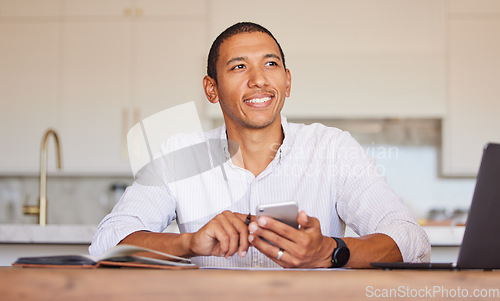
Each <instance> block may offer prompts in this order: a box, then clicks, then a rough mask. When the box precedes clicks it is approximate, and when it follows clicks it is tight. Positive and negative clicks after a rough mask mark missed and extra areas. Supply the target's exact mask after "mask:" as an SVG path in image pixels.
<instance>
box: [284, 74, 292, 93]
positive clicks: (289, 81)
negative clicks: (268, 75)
mask: <svg viewBox="0 0 500 301" xmlns="http://www.w3.org/2000/svg"><path fill="white" fill-rule="evenodd" d="M285 72H286V88H285V89H286V90H285V96H286V97H290V92H291V90H292V74H291V73H290V70H289V69H286V70H285Z"/></svg>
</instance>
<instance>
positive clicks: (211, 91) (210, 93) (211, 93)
mask: <svg viewBox="0 0 500 301" xmlns="http://www.w3.org/2000/svg"><path fill="white" fill-rule="evenodd" d="M203 90H204V91H205V96H206V97H207V99H208V101H210V102H211V103H217V102H218V101H219V93H218V91H217V83H216V82H215V80H214V79H213V78H211V77H210V76H208V75H206V76H205V77H204V78H203Z"/></svg>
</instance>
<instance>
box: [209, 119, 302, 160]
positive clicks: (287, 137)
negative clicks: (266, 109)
mask: <svg viewBox="0 0 500 301" xmlns="http://www.w3.org/2000/svg"><path fill="white" fill-rule="evenodd" d="M281 128H282V129H283V136H284V138H283V143H282V144H281V145H280V147H279V149H278V151H277V152H276V157H275V160H273V162H277V163H281V160H282V159H284V158H285V157H286V156H287V155H288V153H290V149H291V146H292V144H293V134H292V133H291V131H290V128H289V126H288V121H287V119H286V117H285V116H284V115H281ZM219 137H220V139H221V141H223V143H222V146H223V149H224V154H225V156H226V159H227V160H229V159H230V158H231V156H230V154H229V148H228V142H227V129H226V124H225V123H224V124H223V125H222V127H220V135H219ZM271 164H272V163H271Z"/></svg>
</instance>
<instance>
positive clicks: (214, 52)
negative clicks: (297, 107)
mask: <svg viewBox="0 0 500 301" xmlns="http://www.w3.org/2000/svg"><path fill="white" fill-rule="evenodd" d="M252 32H262V33H265V34H267V35H269V36H270V37H271V38H273V40H274V41H275V42H276V44H277V45H278V48H279V50H280V54H281V60H282V61H283V66H284V68H285V69H286V65H285V54H284V53H283V49H281V46H280V44H279V43H278V41H277V40H276V38H275V37H274V36H273V34H272V33H271V32H270V31H269V30H267V29H266V28H264V27H263V26H261V25H259V24H255V23H252V22H240V23H236V24H234V25H233V26H231V27H228V28H227V29H226V30H224V31H223V32H222V33H221V34H220V35H219V36H218V37H217V38H216V39H215V41H214V42H213V43H212V47H210V52H209V53H208V64H207V75H208V76H210V77H211V78H213V79H214V80H215V82H217V68H216V65H217V61H218V60H219V50H220V45H221V44H222V43H223V42H224V41H225V40H227V39H229V38H230V37H232V36H234V35H237V34H240V33H252Z"/></svg>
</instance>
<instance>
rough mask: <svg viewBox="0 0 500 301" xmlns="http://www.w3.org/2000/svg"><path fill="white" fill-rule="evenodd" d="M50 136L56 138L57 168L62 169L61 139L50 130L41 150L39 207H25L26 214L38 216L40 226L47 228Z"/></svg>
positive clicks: (46, 134)
mask: <svg viewBox="0 0 500 301" xmlns="http://www.w3.org/2000/svg"><path fill="white" fill-rule="evenodd" d="M50 135H52V136H54V140H55V142H56V155H57V167H58V168H59V169H61V167H62V164H61V145H60V144H59V137H58V135H57V133H56V132H55V131H54V130H53V129H48V130H47V131H46V132H45V133H44V135H43V139H42V146H41V148H40V183H39V187H40V196H39V198H38V205H36V206H29V205H25V206H23V213H24V214H26V215H38V224H40V226H45V225H46V224H47V141H48V139H49V136H50Z"/></svg>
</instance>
